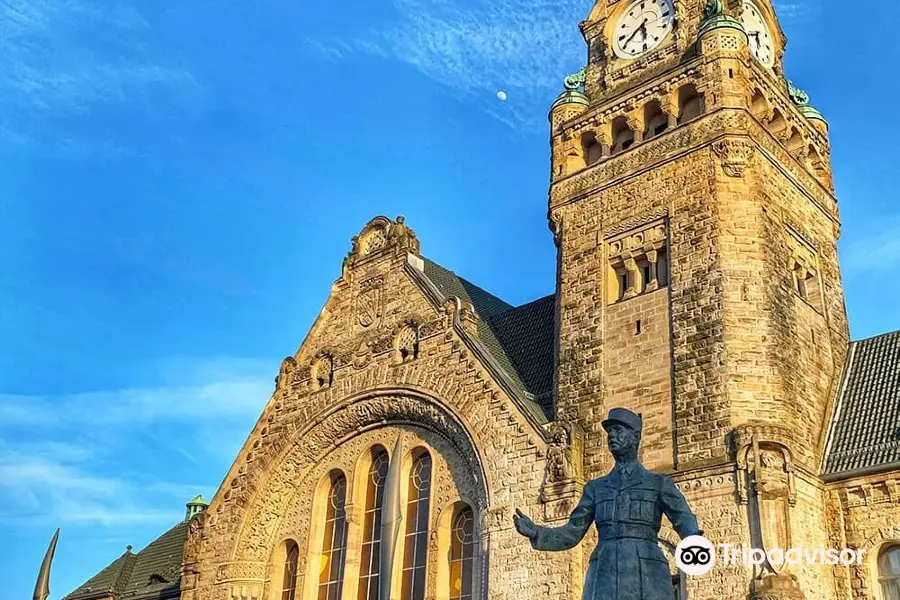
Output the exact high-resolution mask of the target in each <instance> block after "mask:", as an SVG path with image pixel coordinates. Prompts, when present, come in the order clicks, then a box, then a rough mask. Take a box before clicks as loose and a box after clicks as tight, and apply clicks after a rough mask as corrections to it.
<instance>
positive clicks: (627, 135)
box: [612, 117, 634, 154]
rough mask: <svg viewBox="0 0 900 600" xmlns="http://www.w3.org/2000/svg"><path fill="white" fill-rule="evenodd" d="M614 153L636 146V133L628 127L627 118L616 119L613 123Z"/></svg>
mask: <svg viewBox="0 0 900 600" xmlns="http://www.w3.org/2000/svg"><path fill="white" fill-rule="evenodd" d="M612 139H613V148H612V153H613V154H616V153H617V152H621V151H623V150H628V149H629V148H631V146H632V145H634V131H632V130H631V127H629V126H628V121H627V120H626V119H625V117H616V118H615V119H613V122H612Z"/></svg>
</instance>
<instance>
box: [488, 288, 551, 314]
mask: <svg viewBox="0 0 900 600" xmlns="http://www.w3.org/2000/svg"><path fill="white" fill-rule="evenodd" d="M555 297H556V292H552V293H550V294H547V295H546V296H541V297H540V298H535V299H534V300H529V301H528V302H525V303H524V304H520V305H518V306H513V307H511V308H508V309H506V310H504V311H502V312H498V313H494V314H493V315H491V316H489V317H486V318H488V319H494V318H496V317H500V316H503V315H505V314H507V313H509V312H511V311H514V310H520V309H523V308H528V307H529V306H531V305H533V304H537V303H538V302H546V301H547V300H549V299H550V298H555Z"/></svg>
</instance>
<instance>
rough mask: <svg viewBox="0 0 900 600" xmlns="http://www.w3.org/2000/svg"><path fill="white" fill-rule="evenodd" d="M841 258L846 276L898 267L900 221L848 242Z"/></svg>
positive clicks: (899, 259)
mask: <svg viewBox="0 0 900 600" xmlns="http://www.w3.org/2000/svg"><path fill="white" fill-rule="evenodd" d="M841 258H842V265H843V267H844V269H845V271H846V272H847V274H848V275H860V274H863V273H868V272H870V271H876V270H877V271H882V272H883V271H884V270H885V269H891V268H893V267H897V266H900V219H894V220H893V221H889V222H888V223H887V224H886V225H885V226H882V227H880V228H877V229H875V230H874V231H873V230H869V231H868V232H867V235H866V236H865V237H863V238H862V239H855V240H851V241H849V243H848V244H847V246H846V248H844V251H843V252H842V253H841Z"/></svg>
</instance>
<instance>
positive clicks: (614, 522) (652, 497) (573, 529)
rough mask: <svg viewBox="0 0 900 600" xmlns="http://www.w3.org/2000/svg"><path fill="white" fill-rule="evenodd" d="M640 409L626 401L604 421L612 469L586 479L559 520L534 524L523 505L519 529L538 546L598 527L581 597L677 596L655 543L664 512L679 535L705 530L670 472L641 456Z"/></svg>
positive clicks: (558, 544)
mask: <svg viewBox="0 0 900 600" xmlns="http://www.w3.org/2000/svg"><path fill="white" fill-rule="evenodd" d="M641 428H642V421H641V417H640V415H637V414H635V413H633V412H631V411H630V410H626V409H624V408H614V409H612V410H610V411H609V417H608V418H607V419H606V420H605V421H603V429H605V430H606V433H607V435H608V443H609V451H610V452H611V453H612V455H613V458H615V461H616V465H615V467H614V468H613V470H612V471H611V472H610V473H609V474H608V475H606V476H605V477H601V478H599V479H595V480H593V481H589V482H588V483H587V484H585V486H584V491H583V493H582V496H581V500H580V501H579V502H578V505H577V506H576V507H575V510H573V511H572V514H571V516H570V517H569V521H568V523H566V524H565V525H563V526H562V527H542V526H539V525H536V524H535V523H534V521H532V520H531V519H530V518H528V517H527V516H526V515H525V514H524V513H522V512H521V511H520V510H516V514H515V516H514V517H513V521H514V522H515V526H516V530H517V531H518V532H519V533H520V534H522V535H524V536H525V537H527V538H529V539H530V540H531V545H532V547H533V548H534V549H536V550H548V551H561V550H568V549H570V548H573V547H575V546H576V545H577V544H578V543H579V542H580V541H581V540H582V539H583V538H584V536H585V534H586V533H587V531H588V529H590V527H591V524H592V523H596V525H597V532H598V534H599V535H598V540H599V541H598V543H597V547H596V548H595V549H594V551H593V553H592V554H591V559H590V563H589V566H588V571H587V575H586V576H585V584H584V592H583V594H582V600H674V598H675V595H674V594H675V592H674V588H673V586H672V579H671V575H670V574H669V565H668V562H667V561H666V557H665V555H663V553H662V550H661V549H660V547H659V545H658V544H657V536H658V535H659V528H660V524H661V521H662V515H663V514H665V515H666V516H667V517H668V518H669V521H671V523H672V526H673V527H674V528H675V531H677V532H678V535H679V536H681V537H682V538H685V537H688V536H691V535H703V532H702V531H700V529H699V527H698V526H697V518H696V517H695V516H694V514H693V513H692V512H691V509H690V507H689V506H688V503H687V501H686V500H685V498H684V496H683V495H682V494H681V492H679V491H678V488H676V487H675V484H674V483H673V482H672V480H671V479H670V478H669V477H666V476H664V475H659V474H656V473H651V472H650V471H648V470H647V469H645V468H644V467H643V465H641V463H640V462H639V461H638V460H637V452H638V446H639V444H640V440H641Z"/></svg>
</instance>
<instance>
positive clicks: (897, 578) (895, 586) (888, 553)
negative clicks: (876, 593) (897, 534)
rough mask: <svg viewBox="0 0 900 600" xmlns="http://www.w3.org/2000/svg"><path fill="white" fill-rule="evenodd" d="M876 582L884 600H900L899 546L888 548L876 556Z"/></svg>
mask: <svg viewBox="0 0 900 600" xmlns="http://www.w3.org/2000/svg"><path fill="white" fill-rule="evenodd" d="M878 580H879V581H880V582H881V594H882V596H883V597H884V600H900V545H894V546H888V547H887V548H885V549H884V550H882V551H881V552H880V553H879V554H878Z"/></svg>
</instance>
